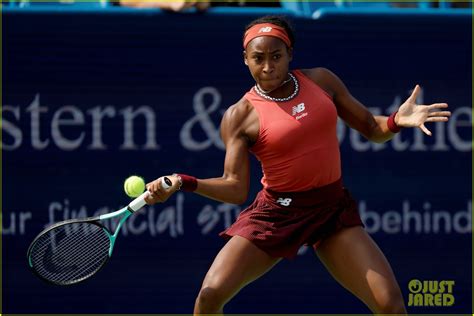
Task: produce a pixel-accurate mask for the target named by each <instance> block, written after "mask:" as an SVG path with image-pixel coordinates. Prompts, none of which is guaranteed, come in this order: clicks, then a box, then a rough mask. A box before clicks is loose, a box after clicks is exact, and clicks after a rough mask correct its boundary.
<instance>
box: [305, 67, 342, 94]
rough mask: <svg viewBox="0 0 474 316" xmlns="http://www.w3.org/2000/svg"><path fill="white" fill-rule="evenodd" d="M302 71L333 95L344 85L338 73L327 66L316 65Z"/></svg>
mask: <svg viewBox="0 0 474 316" xmlns="http://www.w3.org/2000/svg"><path fill="white" fill-rule="evenodd" d="M301 71H302V72H303V74H305V75H306V76H307V77H308V78H310V79H311V80H312V81H313V82H314V83H316V84H317V85H318V86H320V87H321V88H322V89H324V90H325V91H326V92H327V93H328V94H329V95H331V96H333V97H334V95H335V94H336V93H337V91H339V90H340V89H341V88H342V86H343V83H342V81H341V80H340V79H339V78H338V77H337V76H336V74H334V73H333V72H332V71H331V70H329V69H327V68H324V67H316V68H310V69H302V70H301Z"/></svg>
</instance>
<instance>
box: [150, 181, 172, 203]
mask: <svg viewBox="0 0 474 316" xmlns="http://www.w3.org/2000/svg"><path fill="white" fill-rule="evenodd" d="M162 178H163V177H160V178H158V179H156V180H155V181H152V182H150V183H148V184H147V185H146V188H147V190H148V192H149V194H148V196H147V197H146V198H145V202H147V204H155V203H163V202H165V201H166V200H167V199H168V198H169V196H170V195H171V192H170V190H169V188H168V189H165V188H163V186H162V184H161V183H162Z"/></svg>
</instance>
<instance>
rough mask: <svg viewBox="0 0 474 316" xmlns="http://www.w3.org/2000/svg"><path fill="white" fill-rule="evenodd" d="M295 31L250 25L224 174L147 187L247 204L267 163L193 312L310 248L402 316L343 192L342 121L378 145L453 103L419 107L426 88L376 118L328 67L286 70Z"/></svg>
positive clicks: (369, 297)
mask: <svg viewBox="0 0 474 316" xmlns="http://www.w3.org/2000/svg"><path fill="white" fill-rule="evenodd" d="M293 44H294V34H293V30H292V29H291V27H290V25H289V23H288V22H287V21H286V20H285V19H284V18H282V17H276V16H266V17H263V18H260V19H257V20H255V21H253V22H251V23H250V24H249V25H248V26H247V28H246V30H245V34H244V37H243V49H244V51H243V61H244V63H245V64H246V65H247V66H248V68H249V71H250V74H251V75H252V77H253V78H254V80H255V86H253V87H252V88H251V89H250V90H249V91H248V92H247V93H246V94H245V95H244V96H243V98H242V99H241V100H239V101H238V102H237V103H236V104H234V105H232V106H231V107H229V108H228V110H227V111H226V113H225V115H224V117H223V119H222V122H221V137H222V139H223V142H224V143H225V146H226V155H225V162H224V174H223V175H222V176H221V177H219V178H212V179H196V178H195V177H193V176H190V175H185V174H174V175H168V177H169V178H170V179H171V180H172V181H173V185H172V187H171V188H169V189H167V190H165V189H163V188H162V187H161V184H160V183H161V178H158V179H157V180H155V181H153V182H151V183H149V184H147V188H148V190H150V191H151V192H152V194H151V196H150V197H149V198H148V199H147V203H149V204H153V203H156V202H164V201H166V200H167V199H168V198H169V196H170V195H171V194H173V193H174V192H176V191H177V190H179V189H181V190H184V191H191V192H195V193H197V194H200V195H202V196H205V197H208V198H210V199H213V200H218V201H222V202H227V203H235V204H241V203H243V202H244V201H245V200H246V199H247V194H248V191H249V152H250V153H252V154H254V155H255V156H256V157H257V158H258V159H259V161H260V162H261V165H262V169H263V178H262V180H261V182H262V185H263V189H262V190H261V191H260V192H259V193H258V194H257V197H256V198H255V200H254V202H253V203H252V204H251V205H250V206H249V207H248V208H247V209H245V210H244V211H242V212H241V214H240V215H239V217H238V219H237V220H236V222H235V223H234V224H233V225H231V226H230V227H229V228H228V229H227V230H225V231H224V232H222V233H221V236H222V237H224V238H227V239H229V241H228V242H227V243H226V245H225V246H224V247H223V248H222V249H221V251H220V252H219V253H218V255H217V257H216V258H215V260H214V262H213V263H212V265H211V267H210V269H209V271H208V272H207V274H206V277H205V279H204V281H203V284H202V287H201V290H200V292H199V295H198V297H197V298H196V302H195V307H194V313H195V315H200V314H219V313H222V312H223V307H224V305H225V304H226V303H227V302H228V301H229V300H230V299H232V297H234V296H235V295H236V294H237V293H238V292H239V290H240V289H242V288H243V287H244V286H245V285H247V284H249V283H250V282H253V281H254V280H256V279H258V278H259V277H260V276H262V275H263V274H264V273H266V272H267V271H269V270H270V269H271V268H272V267H273V266H274V265H275V264H276V263H277V262H278V261H279V260H281V258H292V257H294V256H295V255H296V254H297V251H298V249H299V248H300V246H301V245H303V244H307V245H312V246H313V248H314V249H315V251H316V254H317V255H318V257H319V258H320V260H321V261H322V262H323V264H324V265H325V266H326V268H327V269H328V271H329V272H330V273H331V274H332V276H333V277H334V278H335V279H336V280H337V281H338V282H339V283H340V284H341V285H342V286H344V287H345V288H346V289H347V290H349V291H350V292H351V293H353V294H354V295H355V296H357V297H358V298H359V299H360V300H362V301H363V302H364V303H365V304H366V305H367V306H368V308H370V310H371V311H372V312H373V313H377V314H378V313H380V314H405V313H406V310H405V305H404V301H403V297H402V294H401V291H400V288H399V286H398V284H397V281H396V279H395V276H394V273H393V271H392V269H391V267H390V265H389V263H388V262H387V259H386V258H385V256H384V255H383V253H382V252H381V250H380V249H379V248H378V247H377V245H376V244H375V242H374V241H373V240H372V238H371V237H370V236H369V235H368V234H367V232H366V231H365V230H364V227H363V223H362V221H361V218H360V216H359V213H358V210H357V205H356V202H355V201H354V200H353V198H352V197H351V195H350V194H349V192H348V191H347V189H345V188H344V186H343V182H342V177H341V163H340V152H339V144H338V140H337V137H336V122H337V118H338V116H339V117H340V118H342V119H343V120H344V121H345V122H346V123H347V124H348V125H349V126H350V127H351V128H354V129H356V130H357V131H359V132H360V133H361V134H362V135H363V136H365V137H366V138H367V139H369V140H371V141H374V142H386V141H388V140H390V139H391V138H392V137H393V136H394V134H395V133H397V132H399V131H400V129H401V128H405V127H417V128H420V129H421V130H422V131H423V132H424V133H426V134H427V135H431V132H430V131H429V130H428V129H427V128H426V126H425V123H426V122H444V121H447V120H448V117H449V116H450V114H451V113H450V112H449V111H446V110H445V108H446V107H447V106H448V105H447V104H446V103H436V104H431V105H420V104H416V99H417V95H418V94H419V92H420V87H419V86H418V85H417V86H416V87H415V88H414V91H413V93H412V94H411V96H410V97H409V98H408V99H407V100H406V101H405V102H404V103H403V104H402V105H401V106H400V107H399V109H398V111H396V112H394V113H393V114H392V115H390V116H389V117H385V116H374V115H372V114H371V113H370V112H369V111H368V110H367V109H366V107H365V106H364V105H362V104H361V103H360V102H359V101H357V100H356V99H355V98H354V97H353V96H352V95H351V94H350V93H349V91H348V90H347V88H346V86H345V85H344V83H343V82H342V81H341V80H340V79H339V78H338V77H337V76H336V75H335V74H334V73H332V72H331V71H329V70H328V69H325V68H312V69H300V70H291V71H290V70H289V64H290V61H291V60H292V56H293Z"/></svg>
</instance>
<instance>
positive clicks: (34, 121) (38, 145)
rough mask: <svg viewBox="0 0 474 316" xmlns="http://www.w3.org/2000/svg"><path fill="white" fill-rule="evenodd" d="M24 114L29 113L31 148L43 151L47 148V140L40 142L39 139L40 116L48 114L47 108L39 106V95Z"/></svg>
mask: <svg viewBox="0 0 474 316" xmlns="http://www.w3.org/2000/svg"><path fill="white" fill-rule="evenodd" d="M26 112H30V113H31V146H33V148H34V149H38V150H43V149H45V148H46V147H48V144H49V139H46V140H45V141H41V137H40V115H41V113H46V112H48V108H46V107H41V106H40V95H39V93H38V94H36V95H35V98H34V100H33V102H31V105H30V106H29V107H28V108H27V109H26Z"/></svg>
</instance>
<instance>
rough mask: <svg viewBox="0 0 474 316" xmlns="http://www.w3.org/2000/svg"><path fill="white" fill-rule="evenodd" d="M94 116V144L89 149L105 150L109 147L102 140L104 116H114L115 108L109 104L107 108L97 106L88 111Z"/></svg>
mask: <svg viewBox="0 0 474 316" xmlns="http://www.w3.org/2000/svg"><path fill="white" fill-rule="evenodd" d="M87 112H88V113H90V114H91V116H92V144H90V146H89V149H95V150H104V149H107V147H106V146H105V144H104V143H103V142H102V125H103V124H102V118H104V117H106V116H107V117H114V116H115V108H113V107H112V106H108V107H106V108H105V109H102V108H101V107H99V106H98V107H95V108H93V109H90V110H89V111H87Z"/></svg>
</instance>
